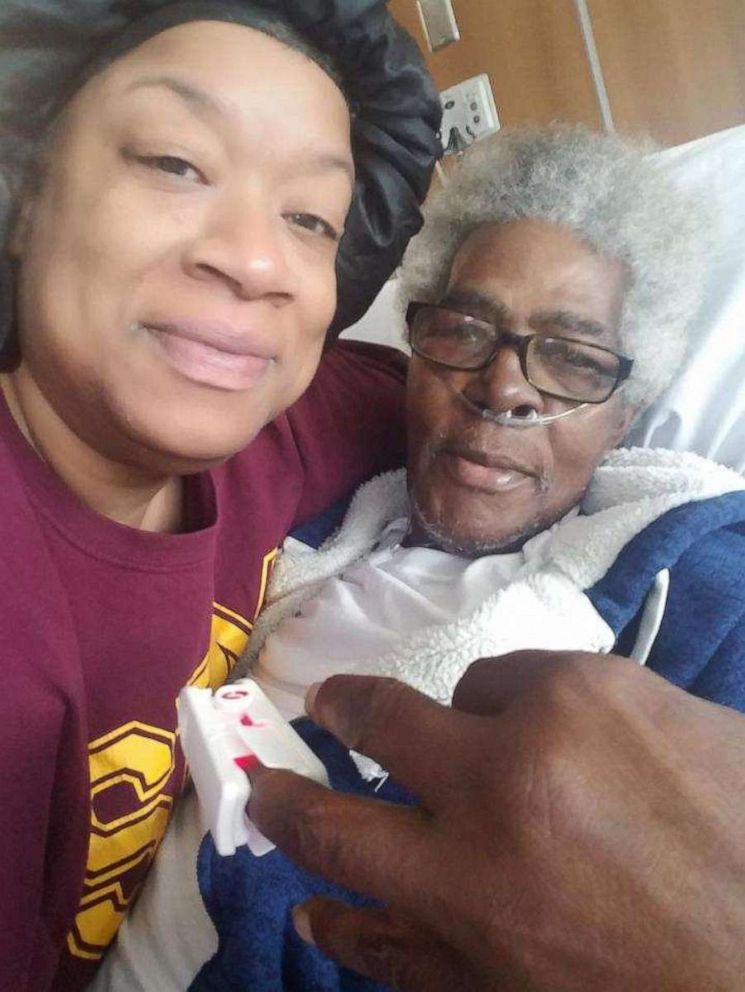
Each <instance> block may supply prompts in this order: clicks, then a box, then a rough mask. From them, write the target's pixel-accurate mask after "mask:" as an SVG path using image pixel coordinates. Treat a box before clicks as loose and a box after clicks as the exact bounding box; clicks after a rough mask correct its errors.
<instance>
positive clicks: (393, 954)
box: [293, 896, 486, 992]
mask: <svg viewBox="0 0 745 992" xmlns="http://www.w3.org/2000/svg"><path fill="white" fill-rule="evenodd" d="M293 917H294V920H295V928H296V930H297V931H298V933H299V934H300V936H301V937H303V939H305V940H308V941H309V942H310V943H313V944H315V945H316V947H318V948H319V949H320V950H322V951H323V953H324V954H327V955H328V956H329V957H331V958H333V959H334V960H335V961H337V962H338V963H339V964H341V965H343V966H344V967H345V968H349V969H351V970H352V971H356V972H358V973H359V974H361V975H364V976H365V977H366V978H371V979H374V980H375V981H378V982H382V983H384V984H385V985H389V986H391V987H392V988H394V989H398V990H400V992H422V990H424V989H426V990H427V992H446V990H447V992H452V990H454V989H469V990H471V992H478V990H479V989H482V988H486V986H485V985H483V984H482V983H474V980H473V978H469V971H470V969H468V968H467V967H466V966H465V964H464V962H463V960H462V959H461V957H460V956H459V955H458V954H457V953H456V952H454V951H453V950H452V949H451V948H449V947H447V945H446V944H445V943H444V942H443V941H441V940H440V939H439V938H438V937H436V936H435V935H434V934H433V933H431V932H430V931H428V930H426V929H423V928H421V927H419V926H417V925H416V924H415V923H414V922H413V921H411V920H410V919H409V918H407V917H405V916H402V915H400V914H397V913H394V912H391V911H390V910H388V909H371V908H365V909H360V908H358V907H353V906H347V905H345V904H344V903H340V902H337V901H336V900H333V899H328V898H325V897H323V896H319V897H317V898H315V899H311V900H309V901H308V902H306V903H304V904H303V905H302V906H299V907H297V908H296V909H295V911H294V913H293Z"/></svg>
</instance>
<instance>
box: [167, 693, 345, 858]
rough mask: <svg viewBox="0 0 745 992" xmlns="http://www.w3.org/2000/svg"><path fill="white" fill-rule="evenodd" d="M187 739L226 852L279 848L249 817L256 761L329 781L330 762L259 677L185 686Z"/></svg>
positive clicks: (205, 808)
mask: <svg viewBox="0 0 745 992" xmlns="http://www.w3.org/2000/svg"><path fill="white" fill-rule="evenodd" d="M178 709H179V731H180V734H181V745H182V747H183V750H184V754H185V756H186V761H187V763H188V765H189V769H190V771H191V775H192V778H193V779H194V786H195V788H196V790H197V796H198V798H199V806H200V808H201V811H202V819H203V822H204V826H205V827H206V828H208V829H209V831H210V833H211V834H212V837H213V839H214V841H215V847H216V848H217V851H218V853H219V854H222V855H230V854H235V851H236V848H238V847H240V846H241V845H242V844H248V847H249V850H250V851H251V853H252V854H254V855H256V856H257V857H261V855H263V854H267V853H268V852H269V851H272V850H274V844H272V842H271V841H270V840H268V839H267V838H266V837H265V836H264V835H263V834H262V833H260V832H259V831H258V829H257V828H256V827H255V826H254V824H253V823H251V821H250V820H249V819H248V815H247V813H246V804H247V803H248V799H249V796H250V795H251V783H250V781H249V778H248V775H247V774H246V773H247V771H248V770H249V769H250V768H251V767H252V766H253V765H255V764H259V763H260V764H262V765H265V766H266V767H267V768H286V769H288V770H289V771H293V772H297V773H298V774H299V775H305V776H306V777H307V778H311V779H313V780H314V781H316V782H319V783H320V784H321V785H325V786H328V785H329V780H328V776H327V774H326V769H325V768H324V766H323V764H322V763H321V762H320V761H319V759H318V758H317V757H316V755H315V754H314V753H313V752H312V751H311V750H310V748H309V747H308V746H307V744H306V743H305V741H303V740H302V738H301V737H300V736H299V735H298V734H297V733H296V732H295V731H294V730H293V729H292V727H291V726H290V724H289V723H288V722H287V721H286V720H285V719H284V717H283V716H281V714H280V713H279V711H278V710H277V709H276V708H275V707H274V706H273V705H272V703H270V702H269V700H268V699H267V697H266V696H265V695H264V693H263V692H262V690H261V689H260V688H259V686H258V685H257V684H256V682H254V680H253V679H241V680H240V681H238V682H234V683H232V685H226V686H223V688H222V689H218V690H217V692H215V693H214V694H213V693H212V690H211V689H195V688H193V687H187V688H186V689H182V690H181V692H180V693H179V704H178Z"/></svg>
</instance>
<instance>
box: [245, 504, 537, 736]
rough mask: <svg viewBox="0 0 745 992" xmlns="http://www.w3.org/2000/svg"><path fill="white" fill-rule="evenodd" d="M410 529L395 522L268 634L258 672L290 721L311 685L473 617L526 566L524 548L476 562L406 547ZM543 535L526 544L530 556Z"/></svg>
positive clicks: (258, 678) (356, 668)
mask: <svg viewBox="0 0 745 992" xmlns="http://www.w3.org/2000/svg"><path fill="white" fill-rule="evenodd" d="M407 526H408V525H407V521H406V519H405V518H402V519H400V520H396V521H394V523H392V524H390V525H389V527H387V528H386V530H385V531H384V533H383V535H382V537H381V540H380V542H379V544H378V546H377V548H376V549H375V550H374V551H373V552H372V553H371V554H370V555H369V556H368V557H367V558H366V559H364V560H363V561H360V562H357V563H356V564H354V565H352V566H351V567H350V568H348V569H347V570H346V571H344V572H343V573H342V574H341V575H339V576H338V577H336V578H332V579H328V580H326V582H325V583H324V584H323V586H322V587H321V589H320V590H319V592H318V593H317V594H316V595H315V596H313V597H312V598H311V599H309V600H308V601H307V602H306V603H305V604H304V605H303V606H302V608H301V612H300V614H299V615H298V616H296V617H292V618H290V619H287V620H284V621H282V623H281V624H280V625H279V627H278V628H277V629H276V630H275V631H274V632H273V633H272V634H271V635H270V636H269V638H268V639H267V642H266V644H265V645H264V648H263V650H262V652H261V654H260V656H259V661H258V666H257V669H256V671H255V672H254V673H253V675H254V677H255V678H256V679H257V681H258V682H259V683H260V684H261V686H262V688H263V689H264V691H265V692H266V693H267V695H268V696H269V697H270V699H271V700H272V702H273V703H274V705H275V706H276V707H277V708H278V709H279V711H280V712H281V713H282V715H283V716H285V717H286V718H287V719H288V720H291V719H293V718H294V717H296V716H299V715H300V714H301V713H302V712H303V699H304V697H305V692H306V690H307V688H308V686H310V685H311V684H312V683H313V682H320V681H322V680H323V679H326V678H328V677H329V676H331V675H335V674H339V673H342V672H343V673H346V674H354V673H355V672H357V671H359V670H360V669H362V668H363V667H364V666H365V663H366V662H369V661H370V660H372V659H374V658H377V657H379V656H380V655H383V654H386V653H388V652H389V651H394V650H395V649H396V646H397V644H398V642H399V641H401V640H403V639H405V638H407V637H408V636H410V635H411V634H413V633H415V632H416V631H418V630H422V629H423V628H426V627H431V626H433V625H436V624H445V623H450V622H451V621H452V620H454V619H456V618H458V617H465V616H468V615H469V614H470V613H473V612H474V610H476V609H478V607H479V606H480V605H481V603H482V602H483V600H484V599H485V598H486V596H487V595H489V594H493V593H495V592H497V591H498V590H499V589H501V588H504V587H505V586H506V585H508V583H509V582H510V581H511V580H512V579H513V578H514V576H515V575H516V573H517V572H518V570H519V569H520V568H521V567H522V565H523V564H524V563H525V550H522V551H517V552H514V553H512V554H499V555H496V554H495V555H488V556H485V557H483V558H476V559H471V558H462V557H460V556H458V555H454V554H450V553H448V552H446V551H438V550H435V549H433V548H421V547H410V548H405V547H402V546H401V541H402V540H403V538H404V536H405V534H406V530H407ZM542 539H545V537H544V535H539V536H538V537H537V538H534V539H533V540H532V541H530V542H528V545H526V548H528V547H530V554H531V555H532V554H534V553H535V550H537V548H536V543H537V542H538V543H542Z"/></svg>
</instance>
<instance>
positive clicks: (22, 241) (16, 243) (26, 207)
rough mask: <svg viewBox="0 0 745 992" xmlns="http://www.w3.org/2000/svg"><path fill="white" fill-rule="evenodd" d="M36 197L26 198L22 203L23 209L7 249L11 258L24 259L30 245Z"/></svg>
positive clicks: (20, 211) (16, 221)
mask: <svg viewBox="0 0 745 992" xmlns="http://www.w3.org/2000/svg"><path fill="white" fill-rule="evenodd" d="M34 206H35V197H33V196H26V197H24V199H23V201H22V203H21V209H20V210H19V211H18V214H17V216H16V219H15V223H14V224H13V229H12V231H11V232H10V237H9V238H8V243H7V247H6V251H7V253H8V254H9V255H10V257H11V258H16V259H18V258H22V257H23V255H24V253H25V251H26V246H27V244H28V239H29V233H30V231H31V218H32V215H33V212H34Z"/></svg>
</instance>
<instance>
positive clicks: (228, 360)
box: [143, 325, 273, 391]
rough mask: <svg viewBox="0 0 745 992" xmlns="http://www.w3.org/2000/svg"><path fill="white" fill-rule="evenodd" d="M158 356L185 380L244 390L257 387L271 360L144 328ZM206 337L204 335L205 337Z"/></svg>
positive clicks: (176, 333) (168, 331)
mask: <svg viewBox="0 0 745 992" xmlns="http://www.w3.org/2000/svg"><path fill="white" fill-rule="evenodd" d="M143 328H144V330H145V331H146V332H147V333H148V335H149V337H150V338H151V340H152V341H153V342H154V344H155V345H156V347H157V349H158V352H159V354H160V355H161V356H162V357H163V358H164V359H165V360H166V362H167V363H168V364H169V365H170V366H171V368H173V369H175V371H176V372H178V373H180V374H181V375H182V376H184V378H186V379H189V380H191V381H192V382H196V383H199V384H200V385H204V386H214V387H215V388H217V389H225V390H233V391H238V390H243V389H250V388H251V387H252V386H255V385H256V384H257V383H258V382H259V381H260V380H261V378H262V377H263V376H264V375H265V373H266V372H267V370H268V369H269V366H270V365H271V364H272V361H273V360H272V358H269V357H265V356H263V355H258V354H252V353H250V352H246V351H245V350H243V351H241V352H238V351H232V350H229V349H227V348H224V347H217V346H216V345H215V344H214V343H211V342H209V341H207V340H204V339H201V340H200V339H198V338H197V337H196V336H193V335H192V334H191V333H179V331H178V329H172V328H170V327H169V328H167V329H163V328H159V327H153V326H147V325H143ZM206 336H207V335H203V338H204V337H206Z"/></svg>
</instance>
